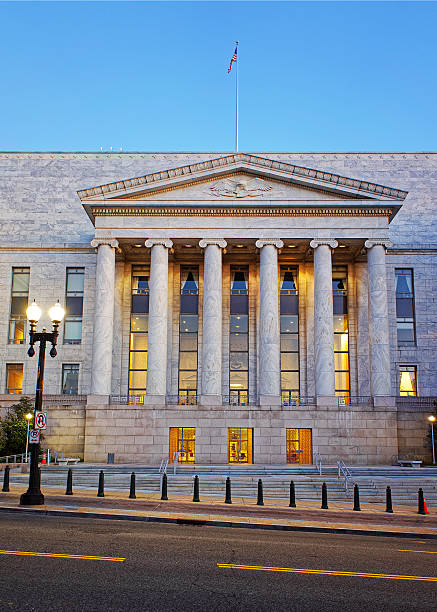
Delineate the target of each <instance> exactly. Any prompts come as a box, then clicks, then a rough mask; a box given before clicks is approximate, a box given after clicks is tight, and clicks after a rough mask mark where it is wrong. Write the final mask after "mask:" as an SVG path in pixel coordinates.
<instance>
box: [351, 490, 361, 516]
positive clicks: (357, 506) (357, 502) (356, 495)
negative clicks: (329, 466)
mask: <svg viewBox="0 0 437 612" xmlns="http://www.w3.org/2000/svg"><path fill="white" fill-rule="evenodd" d="M353 509H354V510H355V512H361V508H360V490H359V488H358V485H357V484H356V485H355V486H354V508H353Z"/></svg>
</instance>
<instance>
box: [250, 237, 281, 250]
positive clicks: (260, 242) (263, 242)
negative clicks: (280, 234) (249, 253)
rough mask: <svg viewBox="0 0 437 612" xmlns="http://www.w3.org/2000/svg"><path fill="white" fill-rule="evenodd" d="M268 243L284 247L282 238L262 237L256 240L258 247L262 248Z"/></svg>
mask: <svg viewBox="0 0 437 612" xmlns="http://www.w3.org/2000/svg"><path fill="white" fill-rule="evenodd" d="M267 245H271V246H274V247H276V248H277V249H282V247H283V246H284V243H283V242H282V240H281V239H280V238H260V239H259V240H257V241H256V242H255V246H256V248H257V249H262V248H263V247H264V246H267Z"/></svg>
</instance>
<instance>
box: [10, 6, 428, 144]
mask: <svg viewBox="0 0 437 612" xmlns="http://www.w3.org/2000/svg"><path fill="white" fill-rule="evenodd" d="M436 23H437V3H434V2H250V1H248V2H30V3H28V2H0V57H1V78H0V150H3V151H5V150H9V151H17V150H22V151H26V150H28V151H31V150H39V151H45V150H56V151H59V150H65V151H72V150H81V151H98V150H100V147H103V148H104V150H109V148H110V147H111V146H112V147H113V149H114V150H119V149H120V147H123V150H125V151H127V150H129V151H232V150H233V149H234V139H235V136H234V123H235V99H234V95H235V72H234V70H233V71H232V72H231V74H230V75H228V74H227V67H228V65H229V61H230V58H231V56H232V53H233V50H234V46H235V45H234V41H235V40H236V39H237V38H238V39H239V41H240V55H239V57H240V64H239V70H240V71H239V74H240V150H241V151H430V150H436V141H437V122H436V107H437V105H436V97H437V96H436V94H437V85H436V72H437V71H436V66H437V37H436V34H435V27H436Z"/></svg>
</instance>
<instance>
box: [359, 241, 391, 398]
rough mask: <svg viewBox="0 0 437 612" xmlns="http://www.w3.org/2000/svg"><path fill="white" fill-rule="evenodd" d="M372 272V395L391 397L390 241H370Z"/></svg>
mask: <svg viewBox="0 0 437 612" xmlns="http://www.w3.org/2000/svg"><path fill="white" fill-rule="evenodd" d="M364 246H365V247H366V249H367V267H368V272H369V341H370V393H371V395H372V396H374V397H375V396H385V397H388V396H391V393H392V391H391V375H390V332H389V321H388V305H387V272H386V265H385V249H386V247H389V246H392V243H391V242H390V240H366V242H365V243H364Z"/></svg>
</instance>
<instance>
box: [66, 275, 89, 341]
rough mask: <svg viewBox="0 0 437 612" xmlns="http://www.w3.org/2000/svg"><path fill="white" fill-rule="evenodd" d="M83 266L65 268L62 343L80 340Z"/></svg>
mask: <svg viewBox="0 0 437 612" xmlns="http://www.w3.org/2000/svg"><path fill="white" fill-rule="evenodd" d="M84 278H85V268H67V280H66V285H65V320H64V344H80V343H81V342H82V315H83V287H84Z"/></svg>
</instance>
